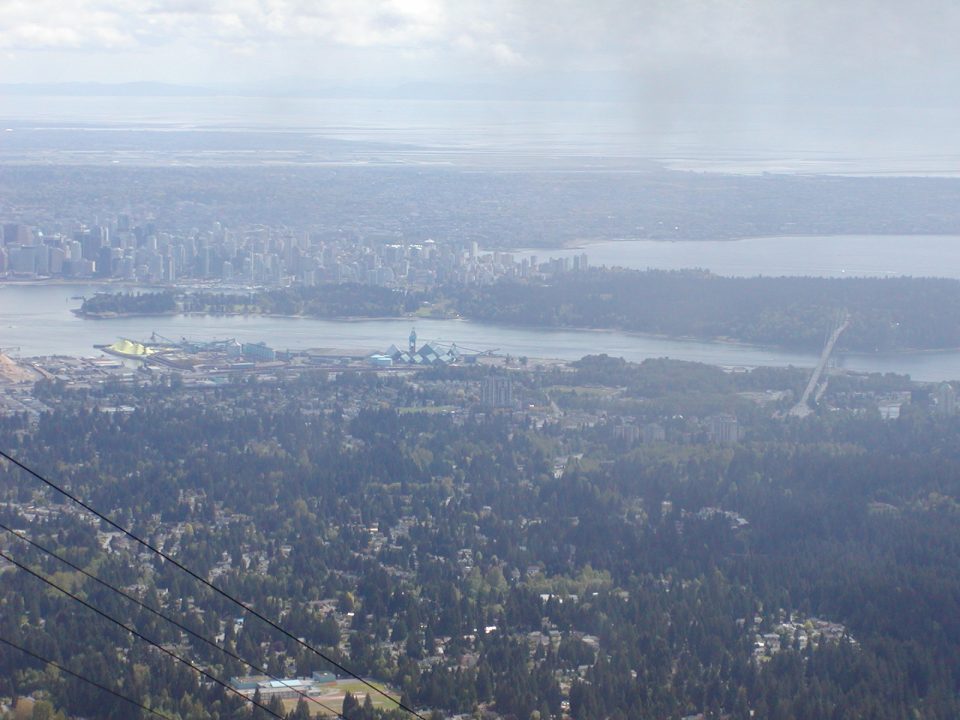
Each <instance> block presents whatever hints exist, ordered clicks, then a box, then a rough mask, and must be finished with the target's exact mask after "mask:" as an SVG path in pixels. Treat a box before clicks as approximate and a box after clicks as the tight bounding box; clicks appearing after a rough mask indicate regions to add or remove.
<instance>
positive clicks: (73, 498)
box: [0, 450, 427, 720]
mask: <svg viewBox="0 0 960 720" xmlns="http://www.w3.org/2000/svg"><path fill="white" fill-rule="evenodd" d="M0 457H2V458H6V459H7V460H9V461H10V462H11V463H13V464H14V465H16V466H17V467H18V468H20V469H21V470H23V471H24V472H26V473H29V474H30V475H32V476H33V477H35V478H36V479H37V480H39V481H40V482H42V483H43V484H44V485H46V486H47V487H50V488H52V489H53V490H56V491H57V492H58V493H60V494H61V495H63V496H64V497H65V498H67V499H69V500H70V501H72V502H73V503H75V504H77V505H79V506H80V507H82V508H83V509H84V510H86V511H87V512H89V513H91V514H93V515H95V516H96V517H98V518H99V519H100V520H102V521H103V522H105V523H107V524H108V525H109V526H110V527H112V528H114V529H116V530H119V531H120V532H121V533H123V534H124V535H126V536H127V537H128V538H130V539H131V540H133V541H135V542H137V543H139V544H140V545H141V546H143V547H145V548H146V549H147V550H149V551H150V552H152V553H154V554H155V555H157V556H159V557H161V558H163V559H164V560H166V561H167V562H169V563H170V564H172V565H173V566H174V567H176V568H177V569H179V570H181V571H182V572H184V573H186V574H187V575H189V576H190V577H192V578H193V579H194V580H197V581H198V582H200V583H202V584H203V585H205V586H206V587H208V588H210V589H211V590H213V591H214V592H215V593H217V594H218V595H220V596H222V597H224V598H226V599H227V600H229V601H230V602H232V603H234V604H235V605H236V606H237V607H240V608H242V609H243V610H244V611H245V612H248V613H250V614H251V615H253V617H255V618H257V619H258V620H260V621H262V622H264V623H266V624H267V625H269V626H270V627H271V628H273V629H274V630H276V631H277V632H279V633H281V634H282V635H284V636H286V637H287V638H288V639H290V640H293V641H294V642H295V643H296V644H297V645H299V646H300V647H302V648H304V649H305V650H309V651H310V652H312V653H313V654H314V655H317V656H318V657H320V658H323V659H324V660H326V661H327V662H328V663H330V664H331V665H333V666H334V667H335V668H337V669H338V670H340V671H341V672H343V673H345V674H347V675H349V676H350V677H352V678H353V679H354V680H357V681H358V682H360V683H362V684H363V685H365V686H366V687H367V688H369V689H370V690H373V691H374V692H375V693H376V694H377V695H380V696H381V697H383V698H385V699H387V700H389V701H390V702H392V703H394V704H395V705H396V706H397V707H399V708H400V709H401V710H405V711H406V712H408V713H410V714H411V715H413V716H414V717H416V718H418V719H419V720H427V719H426V718H425V717H424V716H423V715H421V714H420V713H418V712H417V711H416V710H414V709H413V708H411V707H408V706H407V705H406V704H405V703H404V702H403V701H402V700H401V699H398V698H395V697H393V696H392V695H390V694H389V693H387V692H386V691H384V690H382V689H381V688H379V687H377V686H376V685H374V684H373V683H372V682H370V681H369V680H367V679H366V678H364V677H362V676H361V675H359V674H357V673H355V672H354V671H353V670H350V669H349V668H347V667H345V666H344V665H342V664H341V663H339V662H337V661H336V660H334V659H333V658H331V657H330V656H328V655H327V654H326V653H324V652H322V651H321V650H318V649H317V648H315V647H314V646H313V645H311V644H310V643H308V642H307V641H306V640H302V639H301V638H298V637H297V636H296V635H294V634H293V633H291V632H290V631H289V630H287V629H286V628H283V627H281V626H280V625H279V624H277V623H276V622H274V621H273V620H271V619H270V618H268V617H266V616H265V615H263V614H262V613H260V612H258V611H257V610H255V609H254V608H252V607H251V606H250V605H248V604H247V603H245V602H243V601H242V600H240V599H238V598H236V597H234V596H233V595H231V594H230V593H228V592H227V591H226V590H223V589H221V588H219V587H217V586H216V585H214V584H213V583H212V582H210V581H209V580H207V579H206V578H205V577H203V576H202V575H199V574H197V573H196V572H194V571H193V570H191V569H190V568H188V567H187V566H186V565H184V564H183V563H181V562H179V561H178V560H176V559H175V558H173V557H171V556H170V555H168V554H167V553H165V552H163V550H160V549H159V548H157V547H155V546H154V545H152V544H150V543H149V542H148V541H146V540H144V539H143V538H142V537H140V536H139V535H136V534H135V533H133V532H132V531H131V530H128V529H127V528H125V527H123V526H122V525H120V524H119V523H117V522H115V521H114V520H111V519H110V518H109V517H107V516H106V515H104V514H103V513H101V512H100V511H99V510H97V509H95V508H93V507H91V506H90V505H88V504H87V503H85V502H84V501H83V500H81V499H80V498H78V497H77V496H76V495H74V494H72V493H71V492H70V491H69V490H66V489H64V488H63V487H61V486H60V485H57V484H56V483H55V482H53V481H52V480H49V479H48V478H46V477H44V476H43V475H42V474H41V473H39V472H37V471H36V470H34V469H33V468H31V467H29V466H28V465H25V464H24V463H22V462H20V461H19V460H17V459H16V458H15V457H13V456H12V455H10V454H9V453H7V452H6V451H4V450H0Z"/></svg>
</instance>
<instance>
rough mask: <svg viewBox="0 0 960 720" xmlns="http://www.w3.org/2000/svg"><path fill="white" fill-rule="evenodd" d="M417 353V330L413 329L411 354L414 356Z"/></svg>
mask: <svg viewBox="0 0 960 720" xmlns="http://www.w3.org/2000/svg"><path fill="white" fill-rule="evenodd" d="M416 351H417V329H416V328H413V329H411V330H410V354H411V355H413V354H414V353H415V352H416Z"/></svg>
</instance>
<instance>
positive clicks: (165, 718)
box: [0, 637, 172, 720]
mask: <svg viewBox="0 0 960 720" xmlns="http://www.w3.org/2000/svg"><path fill="white" fill-rule="evenodd" d="M0 643H3V644H4V645H9V646H10V647H12V648H14V649H15V650H19V651H20V652H22V653H23V654H24V655H29V656H30V657H32V658H33V659H34V660H39V661H40V662H42V663H45V664H47V665H49V666H50V667H53V668H56V669H57V670H59V671H60V672H62V673H66V674H67V675H72V676H73V677H75V678H76V679H77V680H82V681H83V682H85V683H87V684H88V685H93V687H95V688H98V689H99V690H103V692H105V693H110V694H111V695H113V696H114V697H118V698H120V699H121V700H125V701H126V702H128V703H130V704H131V705H135V706H136V707H138V708H140V709H141V710H146V711H147V712H148V713H150V714H151V715H156V716H157V717H158V718H163V720H172V718H170V716H169V715H164V714H163V713H160V712H157V711H156V710H154V709H153V708H151V707H147V706H146V705H143V704H142V703H139V702H137V701H136V700H134V699H133V698H132V697H127V696H126V695H124V694H123V693H119V692H117V691H116V690H112V689H111V688H108V687H107V686H106V685H101V684H100V683H98V682H97V681H96V680H91V679H90V678H88V677H84V676H83V675H81V674H80V673H75V672H74V671H73V670H69V669H67V668H65V667H64V666H63V665H61V664H60V663H58V662H54V661H53V660H47V658H45V657H43V656H42V655H37V653H35V652H33V651H31V650H27V649H26V648H25V647H20V646H19V645H17V644H16V643H12V642H10V641H9V640H7V639H5V638H2V637H0Z"/></svg>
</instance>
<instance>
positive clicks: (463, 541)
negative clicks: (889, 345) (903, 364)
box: [0, 356, 960, 720]
mask: <svg viewBox="0 0 960 720" xmlns="http://www.w3.org/2000/svg"><path fill="white" fill-rule="evenodd" d="M494 372H497V373H501V374H502V373H503V372H504V371H502V370H494V369H490V368H462V369H461V368H445V369H438V370H436V371H427V372H424V373H422V374H419V375H417V376H411V377H407V378H404V377H385V378H378V377H377V376H375V375H358V374H356V373H351V372H343V373H340V374H338V375H337V376H335V377H334V376H327V375H326V374H324V373H321V372H304V374H302V375H300V376H297V377H290V378H286V379H280V380H272V381H269V382H268V381H260V382H257V381H254V380H252V379H250V380H244V381H240V382H236V383H233V384H230V385H226V386H221V387H200V386H189V385H187V384H183V383H181V382H175V383H172V384H171V383H170V382H169V381H167V380H165V379H163V378H160V379H156V380H152V381H144V382H140V383H139V384H137V383H135V384H132V385H130V384H126V385H119V384H114V385H109V384H108V385H105V386H102V387H100V388H97V389H73V390H71V389H66V388H64V387H62V386H60V385H58V384H57V383H55V382H44V383H41V384H40V385H38V387H37V389H36V392H37V394H38V396H39V397H40V398H42V399H43V400H44V401H45V402H47V403H48V404H50V405H51V406H52V407H53V408H54V409H53V410H52V412H49V413H46V414H44V415H42V416H40V418H39V420H38V421H37V422H36V423H31V422H30V421H29V419H28V418H27V417H26V416H8V417H4V418H0V447H3V448H4V449H6V450H7V451H9V452H12V453H13V454H14V455H16V456H17V457H19V458H20V459H22V460H23V461H25V462H28V463H30V464H31V465H33V466H35V467H36V468H38V469H40V470H42V471H44V472H46V473H49V474H50V475H51V476H52V477H56V478H58V479H59V480H61V481H63V482H64V483H66V484H67V485H68V486H69V487H70V488H71V490H72V491H73V492H75V493H77V494H79V495H80V496H82V497H84V498H85V499H87V500H88V501H90V502H91V503H93V504H94V505H95V506H97V507H98V508H100V509H102V510H104V511H107V512H109V513H110V514H111V515H112V516H113V517H115V518H117V519H118V520H120V521H121V522H124V523H128V524H129V525H130V526H132V528H133V529H134V530H135V531H136V532H138V533H140V534H142V535H144V536H146V537H147V538H148V539H150V540H151V541H152V542H154V543H156V544H157V545H159V546H160V547H162V548H163V549H164V550H165V551H167V552H170V553H172V554H173V555H174V556H175V557H177V558H178V559H180V560H181V561H182V562H185V563H187V564H189V565H190V566H191V567H192V568H194V569H196V570H197V571H198V572H200V573H201V574H204V575H206V576H208V577H210V578H213V579H214V581H215V582H217V583H218V584H220V585H221V586H222V587H224V588H226V589H228V590H229V591H230V592H233V593H235V594H236V595H238V596H239V597H241V598H243V599H244V600H245V601H247V602H249V603H251V604H252V605H253V606H254V607H256V608H258V609H259V611H261V612H263V613H265V614H266V615H267V616H268V617H273V618H277V619H280V620H281V621H282V622H283V624H284V625H285V626H286V627H288V628H290V629H291V630H292V631H293V632H294V633H295V634H296V635H297V636H302V637H304V638H306V639H307V640H308V641H309V642H310V643H312V644H315V645H317V646H319V647H322V648H324V649H325V651H326V652H328V653H329V654H330V655H331V656H332V657H334V658H337V659H339V660H341V661H342V662H344V663H347V664H349V665H350V666H351V667H353V668H355V669H356V670H358V671H360V672H362V673H364V674H367V675H369V676H371V677H373V678H375V679H377V680H380V681H383V682H387V683H389V684H391V686H392V687H395V688H397V690H398V691H399V692H400V693H402V695H403V697H404V698H405V700H406V701H407V702H408V703H410V704H411V705H413V706H415V707H418V708H423V709H424V710H425V711H427V710H429V711H435V712H436V713H438V714H439V715H442V716H449V715H453V714H457V713H465V714H468V715H469V714H475V713H476V714H478V716H479V715H483V714H484V713H487V714H490V716H500V717H505V718H518V719H520V720H529V719H531V718H539V720H549V719H550V718H560V717H563V716H565V715H567V716H569V717H571V718H574V720H593V719H595V718H682V717H686V716H690V715H696V714H698V713H703V715H704V717H706V718H717V719H719V718H734V719H736V720H741V719H742V720H746V718H750V717H755V718H773V719H775V720H788V719H795V720H806V719H810V720H814V719H816V720H820V719H821V718H838V719H839V718H868V717H869V718H877V719H878V720H886V719H888V718H889V719H891V720H893V719H897V720H900V719H901V718H906V717H912V718H924V719H933V718H944V719H946V718H955V717H957V716H958V715H960V702H958V691H960V506H958V503H957V498H958V497H960V443H958V442H957V439H958V436H960V418H957V417H941V416H939V415H937V413H936V412H934V411H935V410H936V407H937V406H936V405H935V403H934V402H933V400H932V397H931V393H930V391H929V389H927V388H924V387H922V386H917V385H914V384H911V383H910V382H909V381H908V380H907V379H905V378H899V377H894V376H887V377H859V376H838V377H836V378H834V379H833V381H832V382H831V390H830V393H828V395H827V396H826V397H825V398H824V400H823V401H822V405H821V409H820V412H818V413H817V414H815V415H812V416H811V417H809V418H806V419H804V420H802V421H801V420H798V419H796V418H790V419H782V418H780V417H779V414H780V412H781V411H782V410H783V409H785V408H786V407H788V406H789V404H790V402H791V398H793V397H795V395H796V393H797V392H798V391H799V388H801V387H802V385H803V382H804V376H803V373H800V372H798V371H794V370H789V369H788V370H772V369H758V370H755V371H752V372H749V373H724V372H722V371H721V370H719V369H717V368H711V367H707V366H703V365H697V364H693V363H674V362H671V361H666V360H659V361H648V362H645V363H642V364H631V363H626V362H623V361H621V360H616V359H613V358H607V357H604V356H600V357H593V358H585V359H584V360H583V361H581V362H580V363H577V364H576V365H575V367H572V368H570V369H552V370H534V369H531V370H523V371H521V370H513V371H510V377H511V381H512V383H513V392H514V393H515V395H516V396H517V397H518V398H520V399H521V402H520V403H519V404H518V407H521V406H522V407H523V408H525V409H524V410H522V411H521V410H519V409H515V410H501V411H491V410H490V409H489V408H485V407H483V406H480V405H479V404H478V402H477V401H478V398H479V385H480V382H481V380H482V378H483V377H484V376H486V375H488V374H490V373H494ZM890 393H899V394H900V395H899V397H902V398H906V400H905V401H904V402H905V404H904V405H903V406H902V410H901V413H900V417H899V419H896V420H882V419H881V417H880V415H879V414H878V412H877V410H876V405H875V404H871V403H873V400H871V398H875V397H880V396H885V395H886V394H890ZM714 412H725V413H734V414H735V415H736V417H737V418H739V420H740V422H741V424H742V425H743V426H744V428H745V430H746V432H745V433H744V435H743V437H742V438H740V439H739V440H738V441H736V442H733V443H717V442H710V441H709V439H708V438H706V437H705V436H704V434H703V431H702V428H703V426H704V421H703V420H702V418H698V417H696V414H697V413H704V414H706V413H714ZM644 423H650V424H653V425H657V426H658V427H660V428H661V430H662V432H660V433H659V434H658V435H657V436H656V437H654V438H652V439H650V440H649V441H644V442H635V441H631V440H629V438H628V437H626V436H625V433H624V432H623V428H624V427H625V426H628V425H635V426H643V427H646V426H645V425H644ZM0 500H2V504H0V521H2V522H3V523H4V524H6V525H9V526H12V527H14V528H17V529H20V530H22V531H24V532H26V533H28V534H29V535H30V537H31V538H34V539H36V540H38V541H41V542H43V543H45V544H47V545H49V546H52V547H55V548H57V549H59V551H61V552H64V553H66V554H67V555H68V556H69V557H70V558H71V560H72V561H74V562H76V563H78V564H80V565H82V566H83V567H85V568H88V569H90V571H91V572H95V573H96V574H97V575H99V576H101V577H103V578H105V579H107V580H109V581H110V582H113V583H115V584H118V585H120V586H122V587H125V588H130V589H132V590H133V591H135V592H136V593H137V594H138V595H139V596H141V597H142V598H144V599H145V600H146V601H147V602H149V603H150V604H151V605H155V606H157V607H163V608H165V609H166V610H168V611H171V612H173V613H174V614H176V616H177V617H178V618H180V619H181V620H182V621H183V622H185V623H187V624H188V625H189V626H190V627H193V628H196V629H197V631H199V632H202V633H204V634H206V635H209V636H210V637H213V636H220V637H221V638H222V641H223V642H224V643H225V644H226V645H227V646H228V647H230V648H232V649H234V650H235V651H236V652H237V653H239V654H240V655H242V656H243V657H247V658H252V659H256V661H257V662H259V663H262V664H263V665H264V666H265V667H267V668H269V669H270V670H271V672H273V673H276V674H277V675H280V676H290V677H292V676H294V675H295V674H297V675H302V674H309V673H310V672H311V671H313V670H323V669H328V668H327V667H326V666H325V663H324V662H323V661H321V660H319V659H318V658H317V657H315V656H312V655H310V654H308V653H306V652H304V651H303V650H302V648H299V647H298V646H296V645H295V644H293V643H292V642H287V641H285V640H284V638H283V637H277V636H276V634H275V633H272V632H271V631H270V629H269V628H268V627H265V626H263V625H262V624H261V623H258V622H257V621H256V620H254V619H251V618H247V620H246V622H244V623H242V624H239V623H237V622H236V615H237V611H236V608H233V607H231V606H229V605H227V604H226V602H225V601H224V600H223V599H222V598H218V597H216V596H213V595H212V594H211V593H209V592H206V591H204V590H203V589H202V588H201V587H198V586H197V585H196V583H193V582H190V581H189V579H188V578H186V577H185V576H183V575H182V574H178V573H177V572H176V571H175V570H173V569H172V568H171V567H169V564H164V563H160V562H157V561H155V560H154V559H151V558H150V557H147V556H144V555H143V554H142V553H139V552H138V551H137V549H136V548H135V547H132V546H131V545H130V544H129V543H127V542H124V541H123V539H122V538H117V537H115V536H113V535H111V534H109V533H107V532H105V531H106V530H107V529H108V528H105V527H103V526H102V525H100V524H98V523H91V522H89V521H88V520H87V519H85V518H84V517H82V515H80V514H78V513H76V512H74V511H72V510H71V509H70V508H69V507H68V506H67V505H65V504H64V502H63V499H62V498H60V497H56V496H55V495H52V494H51V493H50V492H49V491H48V490H44V489H43V488H42V487H40V486H39V485H38V484H37V483H35V482H32V481H31V480H30V479H29V478H28V477H26V476H24V475H23V474H22V473H19V472H17V471H16V470H15V469H13V468H11V467H10V466H9V465H4V466H3V467H2V468H0ZM0 546H2V547H3V548H5V551H6V552H9V553H11V554H12V555H15V556H16V557H17V558H19V559H21V560H22V561H24V562H28V563H29V564H31V566H34V567H37V568H38V569H42V570H43V571H44V572H45V573H48V574H54V573H56V575H55V577H57V578H59V579H60V581H61V582H64V583H67V584H69V585H70V586H71V587H72V588H74V589H75V590H79V591H80V592H82V593H83V595H84V596H85V597H87V598H88V599H89V601H91V602H93V603H95V604H97V605H100V606H103V607H105V608H109V609H110V611H111V612H113V613H116V614H118V615H119V616H121V617H123V618H124V619H126V620H128V621H130V622H131V623H133V624H135V625H136V626H137V627H138V628H140V629H141V630H142V632H144V633H145V634H147V635H149V636H150V637H153V638H156V639H157V640H159V641H161V642H164V643H168V644H170V645H171V646H175V647H178V648H181V649H182V650H183V651H184V652H186V653H188V654H189V655H190V657H191V658H193V659H194V660H195V661H197V662H200V663H202V664H203V665H204V666H205V667H207V668H209V669H210V671H211V672H213V673H215V674H217V675H218V676H222V677H230V676H234V675H240V674H244V672H245V671H244V668H243V667H241V666H240V665H239V664H238V663H236V662H235V661H231V660H229V659H225V658H224V657H223V656H222V655H219V654H218V653H217V652H216V651H214V650H213V649H211V648H209V647H206V646H204V645H202V644H198V643H195V642H191V641H190V638H188V637H186V636H183V635H182V634H181V633H180V632H179V631H177V630H176V629H175V628H171V627H168V626H166V625H165V624H164V623H162V622H161V621H159V620H157V619H156V618H154V617H151V616H149V615H147V614H145V613H144V612H143V611H140V610H138V609H137V608H135V607H131V606H129V605H127V604H125V603H124V602H123V601H122V600H119V599H117V598H116V597H112V596H109V595H108V594H107V593H106V592H105V591H104V590H103V589H102V588H100V587H98V586H96V585H94V584H92V583H91V582H90V581H86V580H84V578H82V577H81V576H79V575H78V574H76V573H72V572H69V571H68V570H66V569H65V568H64V567H63V566H60V565H58V564H57V563H56V562H55V561H54V560H51V559H49V558H44V557H42V556H40V555H39V554H38V553H36V552H35V551H30V550H29V549H27V548H25V547H24V546H22V544H21V543H19V541H17V540H15V539H13V538H11V537H9V536H6V534H4V536H3V537H2V538H0ZM0 577H2V582H0V609H2V612H0V636H2V637H6V638H8V639H10V640H13V641H16V642H19V643H21V644H23V645H25V646H28V647H32V648H35V649H36V650H38V651H42V652H43V653H44V654H45V655H46V656H48V657H51V658H54V659H57V660H58V661H60V662H62V663H63V664H64V665H65V666H68V667H73V668H76V669H82V670H83V671H85V672H86V673H88V674H90V675H92V676H94V677H96V678H97V679H98V680H100V681H102V682H104V683H106V684H108V685H110V686H111V687H118V688H122V689H123V691H124V692H127V693H129V694H131V695H133V696H134V697H136V698H138V699H140V700H141V701H142V702H145V703H148V704H149V705H150V706H151V707H156V708H158V709H160V710H162V711H163V712H165V713H168V714H169V715H170V716H171V717H176V718H182V719H183V720H212V719H214V718H217V719H219V718H251V717H260V716H261V715H257V714H256V713H254V714H251V712H250V711H249V709H248V708H246V707H243V706H242V704H241V703H240V702H239V701H238V700H236V699H235V698H231V697H229V696H227V695H225V694H224V692H223V691H222V690H219V689H217V688H215V687H211V686H210V684H209V683H201V682H199V681H198V679H197V678H196V676H194V675H192V674H191V672H190V671H189V670H188V669H186V668H184V667H183V666H178V665H176V664H174V663H173V662H172V661H169V660H168V659H165V658H163V657H161V656H159V655H158V654H157V653H155V652H153V651H151V650H150V649H149V648H146V647H144V646H143V645H142V644H140V643H138V642H136V641H134V640H132V639H131V638H130V637H129V636H128V635H126V634H124V633H123V632H121V631H119V630H118V629H117V628H115V627H110V626H108V625H106V624H104V623H103V622H101V621H100V620H99V619H98V618H97V617H95V616H92V615H91V614H90V613H89V612H88V611H86V610H84V609H83V608H82V607H78V606H76V605H75V604H74V603H71V602H70V601H68V600H66V599H65V598H64V597H62V596H59V595H57V594H56V593H53V592H51V591H48V590H45V589H44V588H43V587H42V586H40V585H39V584H38V583H37V581H36V580H34V579H32V578H30V577H29V576H27V575H25V574H24V573H22V572H20V571H18V570H16V569H15V568H12V567H10V566H6V567H0ZM29 693H40V696H42V697H45V698H46V700H47V702H48V704H46V705H43V707H44V708H45V710H44V712H48V713H49V712H51V711H52V710H53V709H58V710H59V711H61V712H63V713H64V714H65V715H68V716H70V717H86V718H130V717H133V715H132V714H131V711H130V709H129V707H126V706H124V705H123V704H122V703H121V702H120V701H117V700H114V699H112V698H110V697H105V696H103V695H102V694H99V693H98V692H97V691H95V690H93V689H91V688H89V687H86V686H82V685H80V684H79V683H77V682H76V681H74V680H71V679H70V678H68V677H65V676H63V675H62V674H58V673H56V672H53V671H50V670H49V669H48V670H44V668H43V667H42V666H40V665H38V664H37V663H36V662H34V661H31V660H29V659H27V658H25V657H23V656H20V655H18V654H16V653H14V652H12V651H7V650H6V649H0V698H2V697H6V698H13V697H15V696H18V695H25V694H29ZM292 712H293V713H296V712H301V715H299V716H297V715H294V717H302V716H303V715H302V712H303V710H302V709H301V710H299V711H292ZM382 712H383V711H381V710H379V709H373V708H371V707H370V706H369V704H367V705H366V706H365V705H364V704H362V703H361V702H360V701H353V700H351V703H350V707H349V713H350V717H351V720H352V718H354V717H355V718H364V720H368V719H369V718H372V717H373V716H375V715H380V714H382Z"/></svg>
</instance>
